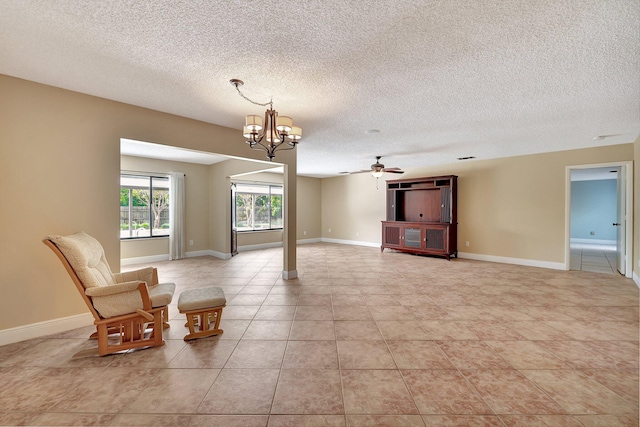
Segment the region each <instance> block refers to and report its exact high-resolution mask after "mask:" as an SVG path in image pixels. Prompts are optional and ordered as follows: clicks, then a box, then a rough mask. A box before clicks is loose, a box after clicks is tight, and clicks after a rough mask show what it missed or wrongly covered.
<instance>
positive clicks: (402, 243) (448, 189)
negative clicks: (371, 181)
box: [380, 175, 458, 259]
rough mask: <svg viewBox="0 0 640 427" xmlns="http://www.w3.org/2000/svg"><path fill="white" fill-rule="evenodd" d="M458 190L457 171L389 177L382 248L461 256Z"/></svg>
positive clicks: (448, 257) (449, 256)
mask: <svg viewBox="0 0 640 427" xmlns="http://www.w3.org/2000/svg"><path fill="white" fill-rule="evenodd" d="M457 191H458V177H457V176H455V175H446V176H433V177H428V178H414V179H398V180H392V181H387V220H386V221H382V246H381V247H380V250H381V251H384V249H385V248H388V249H395V250H397V251H403V252H410V253H413V254H421V255H439V256H444V257H446V258H447V259H450V258H451V257H452V256H453V257H457V256H458V244H457V239H458V213H457Z"/></svg>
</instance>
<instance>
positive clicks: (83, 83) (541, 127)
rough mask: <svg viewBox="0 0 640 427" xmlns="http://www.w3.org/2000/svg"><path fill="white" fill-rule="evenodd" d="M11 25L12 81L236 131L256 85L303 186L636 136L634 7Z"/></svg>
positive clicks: (240, 13) (228, 11)
mask: <svg viewBox="0 0 640 427" xmlns="http://www.w3.org/2000/svg"><path fill="white" fill-rule="evenodd" d="M0 11H1V13H0V58H1V60H0V73H2V74H7V75H10V76H16V77H20V78H24V79H27V80H33V81H36V82H41V83H45V84H49V85H53V86H58V87H62V88H66V89H70V90H74V91H78V92H84V93H88V94H91V95H96V96H100V97H104V98H108V99H113V100H117V101H121V102H126V103H130V104H134V105H139V106H142V107H147V108H152V109H155V110H160V111H165V112H169V113H173V114H178V115H181V116H185V117H191V118H194V119H198V120H203V121H206V122H210V123H215V124H219V125H224V126H229V127H232V128H236V129H238V131H240V130H241V129H242V125H243V122H244V116H245V115H246V114H259V115H262V114H263V112H264V108H262V107H257V106H255V105H253V104H250V103H249V102H247V101H245V100H244V99H242V98H241V97H240V96H239V95H238V94H237V93H236V92H235V89H234V88H233V87H232V86H231V85H230V84H229V79H231V78H239V79H242V80H244V82H245V85H244V86H243V88H242V90H243V92H244V93H245V94H246V95H247V96H248V97H250V98H251V99H254V100H256V101H258V102H266V101H268V100H269V99H270V97H273V102H274V107H275V109H276V110H278V112H279V113H280V114H283V115H289V116H292V117H293V118H294V122H295V124H296V125H298V126H301V127H302V128H303V136H304V138H303V140H302V142H301V143H300V144H299V146H298V148H297V150H298V172H299V173H300V174H302V175H309V176H332V175H337V174H338V173H339V172H340V171H355V170H360V169H364V168H368V167H369V165H370V164H371V163H373V162H374V160H375V156H376V155H382V156H384V157H383V159H382V163H384V164H385V165H386V166H388V167H401V168H403V169H406V168H411V167H418V166H428V165H434V164H444V163H451V162H455V161H456V160H455V159H456V158H458V157H463V156H475V157H476V158H477V159H487V158H496V157H505V156H513V155H521V154H529V153H539V152H548V151H558V150H567V149H573V148H583V147H595V146H601V145H612V144H620V143H629V142H633V141H634V140H635V139H636V138H637V137H638V135H639V133H640V48H639V46H640V6H639V5H638V1H637V0H608V1H602V0H598V1H594V0H562V1H558V0H537V1H530V0H513V1H495V0H448V1H425V0H376V1H368V2H365V1H363V0H307V1H304V2H301V1H299V0H285V1H278V2H272V1H266V0H256V1H250V2H249V1H241V0H229V1H224V2H215V1H211V0H191V1H170V0H127V1H116V0H56V1H48V2H47V1H41V0H0ZM370 129H379V130H380V132H379V133H365V132H366V131H367V130H370ZM599 135H616V136H611V137H608V138H604V139H594V137H597V136H599ZM247 149H248V148H247ZM276 159H277V158H276Z"/></svg>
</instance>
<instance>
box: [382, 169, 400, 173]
mask: <svg viewBox="0 0 640 427" xmlns="http://www.w3.org/2000/svg"><path fill="white" fill-rule="evenodd" d="M396 169H397V168H396ZM384 171H385V172H386V173H404V171H402V170H400V169H398V170H389V169H385V170H384Z"/></svg>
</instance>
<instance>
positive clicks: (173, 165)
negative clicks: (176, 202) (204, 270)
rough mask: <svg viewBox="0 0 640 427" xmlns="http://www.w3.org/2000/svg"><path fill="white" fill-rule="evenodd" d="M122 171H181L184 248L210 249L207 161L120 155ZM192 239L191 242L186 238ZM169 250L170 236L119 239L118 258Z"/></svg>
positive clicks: (166, 252) (160, 253) (163, 252)
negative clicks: (183, 200) (174, 160)
mask: <svg viewBox="0 0 640 427" xmlns="http://www.w3.org/2000/svg"><path fill="white" fill-rule="evenodd" d="M120 168H121V170H123V171H134V172H151V173H169V172H183V173H184V174H185V178H184V190H185V191H184V192H185V226H184V228H185V245H186V246H185V248H186V251H187V252H193V251H204V250H207V249H209V168H210V166H209V165H200V164H194V163H184V162H172V161H167V160H158V159H147V158H142V157H132V156H121V158H120ZM190 240H193V245H192V246H190V245H189V241H190ZM167 254H169V238H168V237H159V238H154V239H140V240H122V241H121V242H120V258H122V259H126V258H137V257H144V256H152V255H167Z"/></svg>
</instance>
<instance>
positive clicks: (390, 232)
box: [382, 224, 401, 247]
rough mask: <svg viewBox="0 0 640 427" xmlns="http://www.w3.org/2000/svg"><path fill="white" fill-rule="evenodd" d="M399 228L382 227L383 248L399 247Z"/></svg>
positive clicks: (385, 225)
mask: <svg viewBox="0 0 640 427" xmlns="http://www.w3.org/2000/svg"><path fill="white" fill-rule="evenodd" d="M400 230H401V227H400V226H399V225H391V224H383V225H382V246H383V247H393V246H395V247H400V246H401V245H400V236H401V233H400Z"/></svg>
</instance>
